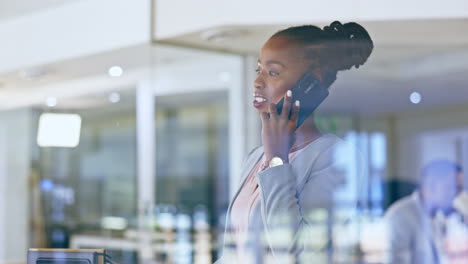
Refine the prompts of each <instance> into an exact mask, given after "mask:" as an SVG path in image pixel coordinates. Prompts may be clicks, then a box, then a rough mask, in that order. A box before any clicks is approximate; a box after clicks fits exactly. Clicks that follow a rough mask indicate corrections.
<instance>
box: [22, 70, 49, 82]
mask: <svg viewBox="0 0 468 264" xmlns="http://www.w3.org/2000/svg"><path fill="white" fill-rule="evenodd" d="M46 74H47V71H46V70H45V69H43V68H31V69H25V70H22V71H20V73H19V75H20V77H21V78H23V79H26V80H37V79H39V78H42V77H44V76H45V75H46Z"/></svg>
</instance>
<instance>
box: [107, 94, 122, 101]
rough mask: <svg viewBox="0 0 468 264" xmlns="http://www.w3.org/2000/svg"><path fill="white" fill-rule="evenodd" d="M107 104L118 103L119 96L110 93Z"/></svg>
mask: <svg viewBox="0 0 468 264" xmlns="http://www.w3.org/2000/svg"><path fill="white" fill-rule="evenodd" d="M109 102H111V103H113V104H115V103H118V102H120V94H119V93H111V94H110V95H109Z"/></svg>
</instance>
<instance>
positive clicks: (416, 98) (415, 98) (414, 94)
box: [410, 92, 421, 104]
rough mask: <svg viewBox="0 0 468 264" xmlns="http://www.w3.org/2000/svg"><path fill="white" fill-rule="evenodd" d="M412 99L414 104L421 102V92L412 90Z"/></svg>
mask: <svg viewBox="0 0 468 264" xmlns="http://www.w3.org/2000/svg"><path fill="white" fill-rule="evenodd" d="M410 101H411V103H413V104H419V103H420V102H421V94H420V93H418V92H412V93H411V95H410Z"/></svg>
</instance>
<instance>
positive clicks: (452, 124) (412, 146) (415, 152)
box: [359, 105, 468, 183]
mask: <svg viewBox="0 0 468 264" xmlns="http://www.w3.org/2000/svg"><path fill="white" fill-rule="evenodd" d="M467 117H468V105H464V106H450V107H444V108H438V109H431V110H421V111H414V112H401V113H398V114H392V115H382V116H377V117H371V118H366V117H364V118H360V119H359V127H360V129H362V130H366V131H382V132H384V133H385V134H386V136H387V148H388V149H387V152H388V155H387V158H388V163H387V164H388V166H387V172H386V175H387V176H388V179H391V178H395V179H401V180H405V181H411V182H415V183H416V182H417V181H418V177H419V172H420V169H421V168H422V166H424V163H425V161H427V159H428V158H427V157H429V156H430V157H432V156H434V155H436V154H434V153H433V154H431V155H428V154H425V153H423V151H424V149H425V148H424V147H423V137H424V135H427V134H428V132H433V131H447V130H459V129H464V128H466V127H468V118H467ZM436 143H437V142H435V143H434V144H436ZM439 143H440V142H439ZM441 151H444V150H443V149H441Z"/></svg>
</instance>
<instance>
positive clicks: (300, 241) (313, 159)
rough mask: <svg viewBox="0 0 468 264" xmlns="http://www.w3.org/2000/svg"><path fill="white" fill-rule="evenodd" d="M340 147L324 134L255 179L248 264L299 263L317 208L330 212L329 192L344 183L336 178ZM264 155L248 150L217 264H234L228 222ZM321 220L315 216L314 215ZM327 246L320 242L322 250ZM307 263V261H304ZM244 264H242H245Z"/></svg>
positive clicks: (336, 140)
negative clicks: (267, 262)
mask: <svg viewBox="0 0 468 264" xmlns="http://www.w3.org/2000/svg"><path fill="white" fill-rule="evenodd" d="M342 143H344V141H343V140H341V139H339V138H338V137H336V136H335V135H331V134H327V135H324V136H322V137H320V138H318V139H316V140H314V141H313V142H312V143H310V144H309V145H307V146H306V147H304V148H303V149H302V151H301V153H299V154H298V155H297V156H296V158H295V159H293V160H292V161H291V162H290V164H285V165H281V166H277V167H273V168H268V169H265V170H263V171H261V172H259V173H257V174H256V178H257V182H258V184H259V188H260V202H259V203H258V205H257V206H256V207H255V208H254V210H253V212H252V214H251V216H250V225H251V226H250V227H249V236H248V237H249V239H248V241H249V243H248V247H249V250H250V252H251V253H252V262H251V263H262V262H263V261H262V259H263V258H265V256H266V255H269V256H268V258H269V259H274V260H275V261H276V263H289V261H290V260H291V258H292V259H299V258H300V257H301V254H302V252H303V251H304V250H305V249H306V248H307V247H308V244H310V242H312V244H313V242H314V241H313V240H314V237H311V236H310V235H308V232H309V231H310V230H309V228H310V227H311V223H312V222H313V221H314V217H316V216H317V209H318V210H321V213H322V215H323V212H324V211H327V210H330V209H331V208H332V207H333V201H334V191H335V189H336V188H337V187H338V186H341V185H343V184H345V182H346V180H345V179H344V177H343V176H342V175H343V174H342V173H340V171H339V170H340V168H339V165H340V164H339V160H337V159H336V150H337V148H338V146H340V145H346V144H342ZM262 155H263V148H262V147H258V148H256V149H254V150H253V151H251V152H250V153H249V155H248V157H247V158H246V160H245V161H244V166H243V169H242V177H241V184H240V185H239V188H238V190H237V192H236V194H235V195H234V198H233V200H232V201H231V203H230V205H229V207H228V211H227V215H226V229H225V235H224V243H223V254H222V257H221V259H219V260H218V261H217V262H216V264H221V263H223V264H225V263H236V257H235V256H236V245H235V243H233V242H232V241H235V240H234V239H233V238H232V236H230V232H229V229H230V228H229V227H230V217H235V216H231V207H232V204H233V201H234V200H235V199H236V197H237V195H238V194H239V191H240V190H241V188H242V185H243V184H244V182H245V179H246V178H247V176H248V175H249V173H250V171H251V170H252V169H253V167H254V166H255V164H256V163H257V162H258V161H259V160H260V158H261V157H262ZM319 215H320V213H319ZM326 243H327V242H324V245H323V247H325V246H326V245H325V244H326ZM304 263H306V262H304ZM244 264H247V263H244Z"/></svg>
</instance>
